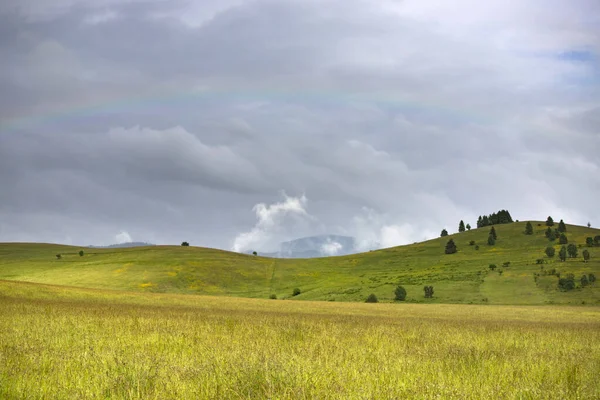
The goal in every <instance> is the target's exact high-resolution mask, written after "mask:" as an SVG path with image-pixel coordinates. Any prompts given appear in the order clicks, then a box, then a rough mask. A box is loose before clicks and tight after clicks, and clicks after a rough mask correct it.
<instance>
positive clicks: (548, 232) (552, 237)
mask: <svg viewBox="0 0 600 400" xmlns="http://www.w3.org/2000/svg"><path fill="white" fill-rule="evenodd" d="M545 235H546V237H547V238H548V240H555V239H556V236H555V235H554V231H553V230H552V228H550V227H548V229H546V233H545Z"/></svg>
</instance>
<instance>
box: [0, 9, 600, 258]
mask: <svg viewBox="0 0 600 400" xmlns="http://www.w3.org/2000/svg"><path fill="white" fill-rule="evenodd" d="M463 3H464V4H462V7H454V6H453V7H451V8H450V9H448V8H447V6H446V5H444V4H445V3H444V2H438V1H431V2H416V1H406V2H402V3H397V2H393V1H383V2H378V3H372V2H366V1H361V0H353V1H350V2H347V1H344V2H342V1H326V2H316V1H302V2H301V1H294V0H289V1H283V2H271V1H242V0H239V1H233V0H232V1H230V2H216V1H215V2H187V1H177V2H164V1H129V2H116V1H112V0H94V1H91V0H90V1H76V0H61V1H57V2H53V3H52V4H50V3H47V2H38V1H37V0H27V1H22V2H19V3H16V2H12V3H11V2H7V3H5V4H3V6H1V7H0V50H1V52H2V54H3V62H2V63H0V72H2V74H0V93H2V94H1V95H0V106H1V107H0V185H1V187H2V188H3V189H2V191H1V192H0V240H40V241H58V242H70V243H78V244H89V243H97V244H109V243H111V242H113V241H115V240H117V239H116V235H118V234H120V233H121V232H125V233H127V234H128V235H130V236H131V238H132V239H133V240H136V241H137V240H140V241H154V242H158V243H178V242H180V241H182V240H188V241H190V242H191V243H193V244H204V245H209V246H215V247H222V248H231V247H232V246H235V248H236V249H238V250H244V249H245V248H251V247H252V248H254V247H257V246H263V247H270V246H271V247H272V246H273V245H274V244H275V243H276V242H279V241H283V240H287V239H292V238H295V237H298V236H301V235H304V234H312V233H343V234H352V235H355V236H357V238H358V239H359V243H362V248H368V247H369V246H371V245H372V244H373V243H375V242H377V243H380V244H382V245H393V244H399V243H406V242H412V241H415V240H422V239H423V238H425V237H430V236H431V235H436V234H437V233H438V232H439V230H440V229H441V227H442V226H446V227H448V228H449V229H451V230H452V229H454V227H455V225H457V221H458V220H460V219H466V220H471V221H472V222H473V221H474V220H475V218H476V216H477V215H478V214H480V213H484V212H491V211H494V210H496V209H500V208H509V209H510V210H511V212H512V213H513V214H514V215H515V216H516V218H521V219H524V218H540V219H541V218H545V217H546V216H547V215H548V214H552V215H556V217H557V218H564V219H565V220H569V221H572V222H574V223H581V224H583V223H586V222H587V221H588V220H591V221H592V222H593V221H595V220H599V221H600V214H598V211H597V207H595V205H596V200H595V198H596V197H597V196H598V188H599V187H600V180H599V179H600V178H598V176H600V175H598V169H599V159H598V150H600V135H599V132H598V130H597V125H598V124H597V122H598V115H600V114H599V112H598V110H599V109H600V95H599V93H600V90H598V89H599V86H598V85H599V82H600V81H599V79H598V78H599V77H600V71H599V69H598V65H597V64H596V63H595V61H594V60H595V59H597V58H598V53H597V52H598V48H597V43H600V34H599V33H598V32H596V31H594V30H593V29H592V27H591V25H590V21H592V20H593V18H592V16H593V15H595V16H596V18H597V16H598V11H599V10H598V8H597V6H596V5H595V4H594V3H593V2H590V3H589V4H587V3H586V7H587V8H586V10H584V11H585V12H584V11H582V9H579V8H577V7H575V6H572V5H570V3H568V2H556V4H555V7H552V8H551V9H549V8H548V7H545V8H544V12H543V13H539V14H536V15H538V17H537V18H536V19H535V20H531V19H529V18H526V17H525V16H526V15H531V11H532V10H531V9H529V8H528V7H535V5H530V6H527V5H521V4H519V5H515V4H511V5H507V4H504V3H503V2H492V3H490V4H488V3H486V5H485V6H483V5H482V3H479V2H474V1H470V0H464V1H463ZM538 6H539V4H538ZM465 7H466V8H468V9H470V10H471V11H472V12H471V13H469V15H465V13H464V12H462V11H460V10H462V9H464V8H465ZM565 15H566V16H569V19H568V21H569V22H568V23H563V24H562V25H561V29H556V26H557V25H556V24H558V23H560V21H563V20H564V18H563V17H564V16H565ZM581 49H585V52H586V54H589V55H590V57H588V58H586V59H585V60H572V59H569V58H565V57H560V56H559V55H560V54H567V53H568V54H570V53H569V52H577V51H580V52H581V51H583V50H581ZM592 56H594V57H592ZM281 190H285V191H286V193H287V195H286V197H283V196H282V195H281V193H280V191H281ZM572 193H577V194H578V195H577V196H572V195H571V194H572ZM303 195H304V196H305V197H302V196H303ZM256 204H264V205H263V206H260V207H258V208H254V211H253V207H254V206H255V205H256ZM257 210H258V211H259V213H258V214H257ZM261 210H262V211H261ZM261 212H262V214H261ZM125 236H126V235H125V234H123V235H121V236H120V237H125Z"/></svg>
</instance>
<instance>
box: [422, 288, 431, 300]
mask: <svg viewBox="0 0 600 400" xmlns="http://www.w3.org/2000/svg"><path fill="white" fill-rule="evenodd" d="M423 290H424V291H425V298H426V299H427V298H429V299H431V298H432V297H433V286H425V287H424V288H423Z"/></svg>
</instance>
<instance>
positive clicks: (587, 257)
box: [583, 249, 590, 262]
mask: <svg viewBox="0 0 600 400" xmlns="http://www.w3.org/2000/svg"><path fill="white" fill-rule="evenodd" d="M588 261H590V252H589V251H588V249H585V250H583V262H588Z"/></svg>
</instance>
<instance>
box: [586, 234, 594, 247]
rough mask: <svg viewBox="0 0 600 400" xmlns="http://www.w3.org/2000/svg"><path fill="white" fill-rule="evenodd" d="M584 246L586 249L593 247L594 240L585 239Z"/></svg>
mask: <svg viewBox="0 0 600 400" xmlns="http://www.w3.org/2000/svg"><path fill="white" fill-rule="evenodd" d="M585 245H586V246H587V247H594V238H593V237H591V236H589V237H586V238H585Z"/></svg>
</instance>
